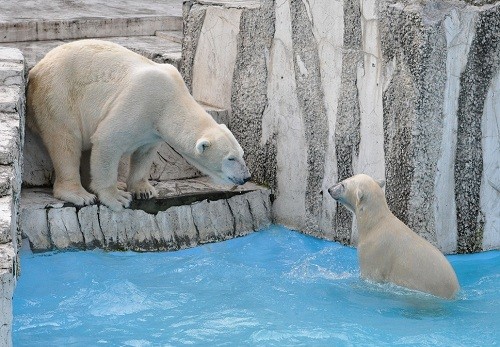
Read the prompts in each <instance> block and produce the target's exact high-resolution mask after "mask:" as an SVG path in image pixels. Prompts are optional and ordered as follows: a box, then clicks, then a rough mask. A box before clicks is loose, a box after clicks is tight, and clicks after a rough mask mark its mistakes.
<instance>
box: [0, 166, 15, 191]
mask: <svg viewBox="0 0 500 347" xmlns="http://www.w3.org/2000/svg"><path fill="white" fill-rule="evenodd" d="M13 180H14V169H13V167H12V166H6V165H0V197H2V196H6V195H11V194H12V181H13Z"/></svg>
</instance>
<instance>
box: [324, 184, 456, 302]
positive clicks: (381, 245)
mask: <svg viewBox="0 0 500 347" xmlns="http://www.w3.org/2000/svg"><path fill="white" fill-rule="evenodd" d="M383 185H384V181H375V180H374V179H372V178H371V177H369V176H367V175H356V176H353V177H350V178H348V179H346V180H344V181H342V182H341V183H339V184H337V185H335V186H333V187H331V188H330V189H328V191H329V193H330V195H331V196H332V197H333V198H334V199H335V200H337V201H339V202H340V203H342V204H343V205H345V206H346V207H347V208H349V210H351V211H352V212H354V213H355V215H356V221H357V226H358V231H359V244H358V257H359V263H360V267H361V276H362V277H364V278H367V279H370V280H373V281H378V282H392V283H395V284H397V285H400V286H403V287H407V288H411V289H415V290H419V291H422V292H426V293H431V294H433V295H436V296H440V297H443V298H452V297H453V296H454V295H455V294H456V292H457V291H458V289H459V285H458V280H457V276H456V274H455V271H454V270H453V268H452V267H451V265H450V263H449V262H448V260H447V259H446V258H445V257H444V256H443V254H442V253H441V252H440V251H439V250H438V249H437V248H436V247H434V246H433V245H432V244H431V243H429V242H428V241H427V240H425V239H424V238H422V237H421V236H419V235H417V234H416V233H414V232H413V231H412V230H411V229H410V228H408V227H407V226H406V225H405V224H404V223H403V222H401V221H400V220H399V219H397V218H396V216H394V215H393V214H392V212H391V211H390V210H389V207H388V206H387V202H386V200H385V195H384V192H383V190H382V187H383Z"/></svg>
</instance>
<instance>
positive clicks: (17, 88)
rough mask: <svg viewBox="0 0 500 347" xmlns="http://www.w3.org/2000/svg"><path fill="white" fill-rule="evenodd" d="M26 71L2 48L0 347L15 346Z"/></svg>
mask: <svg viewBox="0 0 500 347" xmlns="http://www.w3.org/2000/svg"><path fill="white" fill-rule="evenodd" d="M24 71H25V66H24V58H23V56H22V54H21V52H20V51H19V50H17V49H13V48H4V47H0V346H11V345H12V335H11V331H12V296H13V293H14V288H15V284H16V278H17V272H18V269H17V268H18V266H19V265H18V264H19V262H18V258H17V252H18V248H19V246H18V245H20V235H19V234H18V231H17V230H18V212H19V200H20V195H21V176H22V160H23V156H22V151H23V143H24V103H25V97H24V90H25V79H24Z"/></svg>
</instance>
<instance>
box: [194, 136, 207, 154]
mask: <svg viewBox="0 0 500 347" xmlns="http://www.w3.org/2000/svg"><path fill="white" fill-rule="evenodd" d="M208 147H210V141H208V140H207V139H206V138H203V137H202V138H201V139H198V141H196V153H198V154H201V153H203V152H205V150H206V149H207V148H208Z"/></svg>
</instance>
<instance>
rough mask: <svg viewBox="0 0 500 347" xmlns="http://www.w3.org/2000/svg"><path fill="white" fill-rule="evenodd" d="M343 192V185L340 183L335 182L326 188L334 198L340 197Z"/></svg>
mask: <svg viewBox="0 0 500 347" xmlns="http://www.w3.org/2000/svg"><path fill="white" fill-rule="evenodd" d="M343 192H344V185H343V184H342V183H337V184H336V185H334V186H331V187H330V188H328V193H329V194H330V196H331V197H332V198H334V199H335V200H338V199H340V197H341V196H342V193H343Z"/></svg>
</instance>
